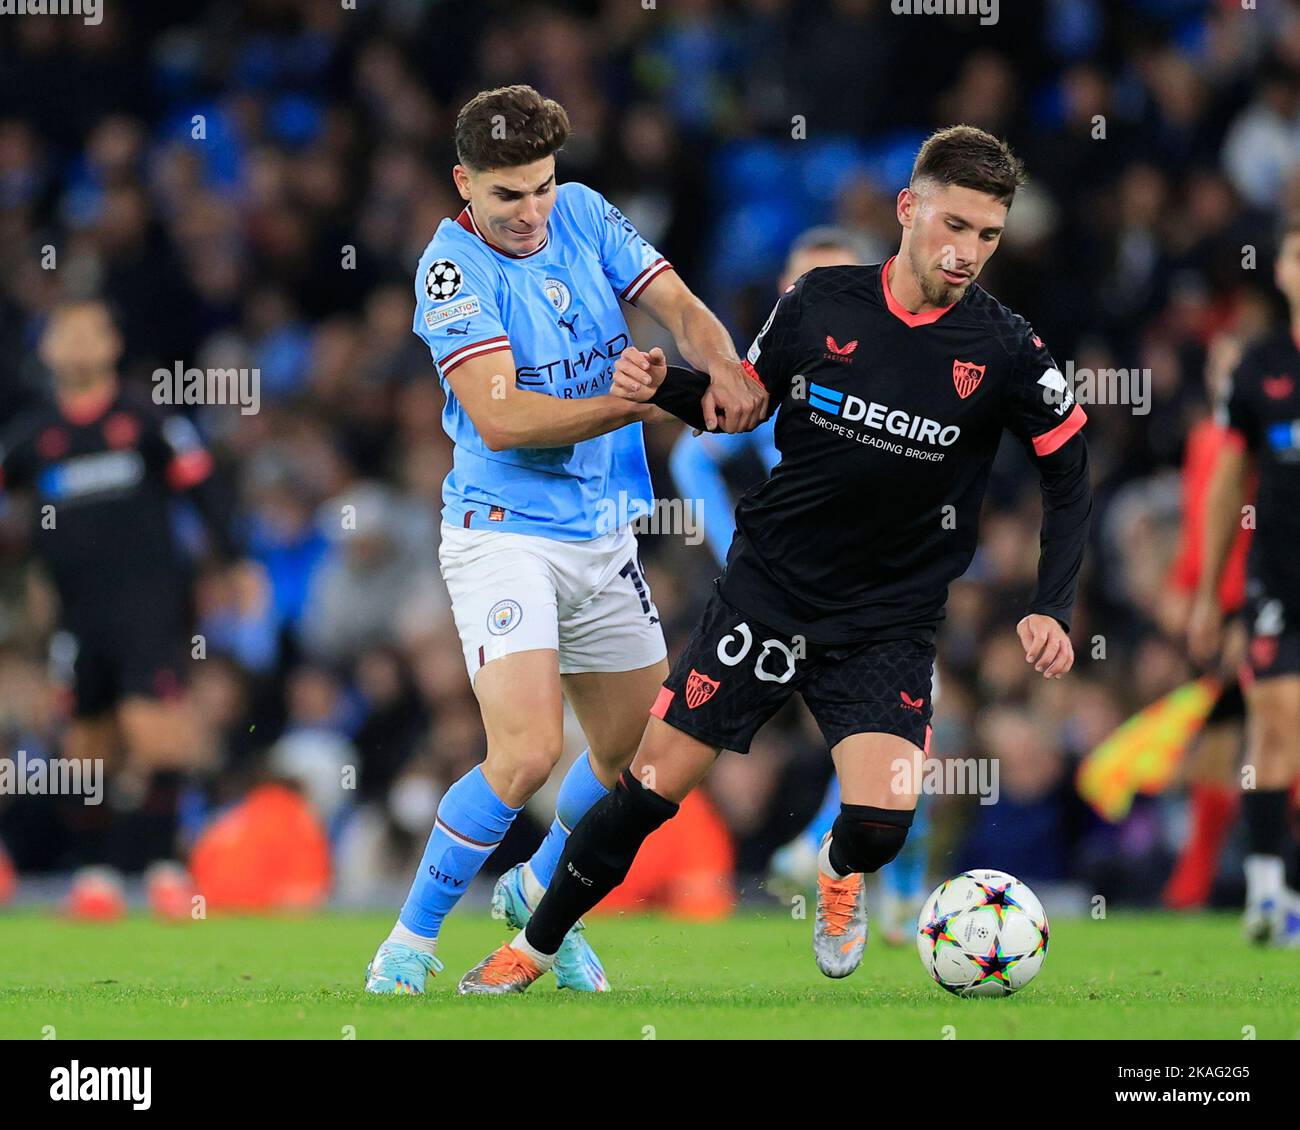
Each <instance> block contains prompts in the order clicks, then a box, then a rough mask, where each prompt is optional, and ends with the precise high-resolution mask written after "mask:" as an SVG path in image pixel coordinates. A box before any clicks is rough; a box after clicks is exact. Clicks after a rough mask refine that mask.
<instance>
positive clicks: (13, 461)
mask: <svg viewBox="0 0 1300 1130" xmlns="http://www.w3.org/2000/svg"><path fill="white" fill-rule="evenodd" d="M39 352H40V356H41V360H42V361H43V362H44V363H45V365H46V367H47V368H48V369H49V371H50V373H51V377H52V390H51V391H52V393H53V395H51V396H49V397H48V398H44V399H41V400H39V401H38V402H37V403H35V404H34V405H32V406H30V407H29V408H27V409H26V410H25V411H21V412H19V413H18V414H17V416H16V417H15V418H14V419H13V420H10V421H7V422H6V424H5V426H4V428H3V429H2V430H0V489H3V490H4V491H6V492H17V493H22V494H27V495H29V496H30V498H31V502H32V503H33V504H34V507H33V514H32V519H33V520H32V522H31V534H30V546H31V549H32V551H33V553H34V555H35V556H36V557H37V558H38V559H39V560H40V561H41V563H42V564H43V565H44V567H45V570H46V572H47V573H48V575H49V577H50V579H51V580H52V581H53V584H54V587H55V589H56V591H57V592H58V596H59V603H60V606H61V607H60V614H59V627H60V635H59V637H57V638H59V639H62V640H64V641H67V643H68V644H70V645H71V648H70V650H72V651H73V652H74V654H72V655H70V656H68V657H66V658H67V659H70V661H71V679H72V698H73V702H72V718H71V720H70V725H69V727H68V729H67V731H66V733H65V736H64V740H63V750H62V753H63V755H64V756H65V757H69V758H77V759H82V758H92V759H101V758H102V759H104V761H105V762H106V764H107V765H108V766H109V769H110V772H111V773H114V774H116V773H117V772H118V771H120V769H121V768H123V767H125V768H126V769H128V770H130V771H131V772H132V774H133V775H135V777H136V778H137V780H141V781H147V780H149V779H150V778H151V776H153V775H154V774H158V773H163V774H164V775H165V776H164V779H159V778H158V777H153V792H152V793H151V794H150V795H149V796H148V797H147V798H146V803H147V804H148V806H149V808H150V809H152V810H164V809H165V808H166V807H167V805H168V803H170V801H169V799H168V798H170V797H171V795H172V794H173V793H174V791H175V788H176V785H175V778H174V777H172V778H170V783H168V780H167V779H166V775H168V774H172V773H174V772H177V771H184V770H186V769H192V768H195V767H197V766H199V765H201V764H202V763H203V761H204V760H205V757H206V756H207V754H208V749H207V746H208V744H209V743H208V742H207V740H206V739H205V737H204V735H203V734H202V732H201V728H200V726H199V724H198V721H197V719H196V716H195V714H194V712H193V711H192V710H191V709H190V707H189V703H188V699H187V695H186V683H187V679H186V671H187V668H188V665H189V662H190V655H189V649H190V631H191V607H190V591H189V590H190V582H191V570H190V568H189V562H188V560H187V559H186V556H185V554H184V552H183V551H182V549H181V547H180V544H179V543H178V541H177V538H176V535H175V532H174V529H173V523H172V518H171V503H172V500H173V499H174V498H176V497H180V496H185V497H188V498H189V499H190V500H191V501H192V502H193V503H194V504H195V506H196V508H197V509H198V510H199V511H200V512H201V513H202V515H203V516H204V518H205V520H206V525H207V527H208V529H209V532H210V534H211V536H212V538H213V541H214V544H215V547H216V549H217V550H218V552H219V554H220V555H221V556H223V557H224V558H226V559H227V560H230V559H232V558H233V557H234V555H235V539H234V536H233V533H232V528H231V507H230V502H229V496H228V494H227V492H225V491H224V490H222V489H221V488H220V487H219V486H218V484H217V482H216V480H215V478H214V477H213V462H212V457H211V455H210V454H209V453H208V451H207V450H206V449H205V448H204V446H203V444H202V442H201V441H200V438H199V435H198V433H197V431H196V430H195V429H194V426H193V425H192V424H191V423H190V422H189V420H188V419H186V418H185V417H184V416H181V415H179V414H165V413H164V412H162V411H160V410H159V409H158V408H157V407H155V406H154V405H153V404H152V403H151V402H150V400H149V398H148V397H147V396H146V395H144V394H142V393H136V392H134V391H128V390H126V389H124V388H123V387H122V386H121V383H120V382H119V380H118V377H117V372H116V366H117V362H118V359H119V357H120V355H121V352H122V339H121V336H120V335H119V333H118V331H117V329H116V327H115V326H114V324H113V321H112V317H111V315H110V312H109V310H108V308H107V306H106V305H105V304H104V303H102V302H99V301H93V300H85V301H69V302H64V303H62V304H61V305H59V306H58V307H56V308H55V309H54V310H53V311H52V312H51V314H50V316H49V319H48V321H47V324H46V327H45V329H44V332H43V333H42V336H41V340H40V347H39ZM241 568H251V566H246V565H241ZM56 665H58V664H57V663H56ZM159 788H161V789H162V790H163V792H164V793H165V795H159V793H158V789H159ZM112 807H113V806H112V805H108V806H105V809H104V810H101V812H106V810H107V809H108V808H112ZM87 819H88V817H87ZM20 820H21V821H22V823H21V825H20V824H19V821H20ZM50 823H51V821H50V819H49V814H48V813H47V812H46V811H45V810H44V809H41V810H39V811H35V810H33V811H29V812H27V814H26V818H24V817H23V816H22V815H21V814H20V812H19V811H18V810H17V806H15V810H11V811H8V812H6V821H5V828H4V832H5V837H6V840H7V842H8V846H9V848H10V850H11V852H12V854H13V855H14V856H15V862H16V863H17V864H18V866H19V868H20V869H21V868H22V867H23V866H24V856H26V855H28V854H33V855H35V856H37V857H40V856H43V855H48V854H49V853H50V852H55V853H58V852H59V851H60V850H61V849H60V848H59V847H58V846H57V845H56V844H54V842H53V841H52V840H51V839H50V835H51V834H52V831H51V828H50V827H49V825H50ZM82 823H83V824H84V820H83V821H82ZM168 823H169V821H168V819H167V818H166V816H165V815H164V816H162V817H161V818H160V819H157V820H153V819H147V820H145V821H143V822H138V821H136V822H131V823H129V824H127V825H124V826H119V827H118V828H116V829H113V828H111V827H107V826H106V827H104V828H99V827H96V828H95V829H94V831H93V832H92V831H91V829H89V828H85V827H83V829H82V834H81V835H79V837H78V840H79V841H80V842H81V843H82V844H84V845H89V846H88V847H87V852H86V854H87V856H88V858H80V859H73V860H66V859H61V862H104V861H105V859H107V861H109V862H113V863H115V864H118V865H120V866H126V865H128V864H135V863H139V864H141V865H142V864H143V863H144V862H148V860H147V859H139V858H138V856H139V855H140V854H141V853H144V852H146V851H147V852H150V853H152V855H151V858H160V857H165V856H166V855H169V854H170V844H169V843H168V842H164V841H165V840H166V839H167V827H168ZM142 828H147V829H148V830H149V831H150V832H156V834H157V839H158V842H156V843H152V844H148V845H146V844H144V843H141V842H138V841H139V839H140V830H141V829H142ZM131 841H136V842H131ZM96 857H98V858H96ZM33 865H37V864H36V861H35V860H34V862H33ZM75 894H76V892H75V889H74V905H75Z"/></svg>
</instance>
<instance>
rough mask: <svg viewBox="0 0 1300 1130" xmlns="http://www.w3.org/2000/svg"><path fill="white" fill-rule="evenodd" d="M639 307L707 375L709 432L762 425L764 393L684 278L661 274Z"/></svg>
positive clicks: (706, 422)
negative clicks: (670, 336) (750, 377)
mask: <svg viewBox="0 0 1300 1130" xmlns="http://www.w3.org/2000/svg"><path fill="white" fill-rule="evenodd" d="M637 305H638V306H639V307H641V308H643V309H644V310H646V311H647V312H648V313H649V314H650V316H651V317H652V318H654V320H655V321H656V322H658V323H659V324H660V325H661V326H663V327H664V329H666V330H667V331H668V332H669V333H671V334H672V335H673V340H674V341H676V342H677V348H678V349H680V350H681V352H682V356H683V357H685V358H686V360H687V361H689V362H690V363H691V364H692V365H694V366H695V367H696V368H697V369H702V370H704V372H706V373H707V374H708V382H707V384H706V386H705V391H704V393H703V394H702V397H701V399H702V415H703V418H704V430H705V431H714V430H718V429H720V430H722V431H727V432H748V431H752V430H753V429H754V428H756V427H757V426H758V425H759V424H761V423H762V422H763V419H764V417H765V415H766V412H767V393H766V391H765V390H764V389H763V388H762V387H761V386H760V385H758V384H757V383H756V382H754V381H752V380H750V379H749V377H748V375H747V374H746V373H745V370H744V369H743V368H742V366H741V363H740V358H739V357H738V356H737V355H736V347H735V345H734V344H733V343H732V340H731V335H730V334H728V333H727V330H726V327H724V326H723V324H722V323H721V322H720V321H718V319H717V317H716V316H715V315H714V314H713V312H712V311H711V310H710V309H709V308H708V307H707V306H705V305H704V303H703V302H701V301H700V300H699V299H698V298H696V297H695V295H694V294H692V293H691V290H690V288H689V287H687V285H686V284H685V283H684V282H682V279H681V276H680V275H678V274H677V273H676V272H675V271H665V272H664V273H663V274H661V275H659V276H658V277H657V278H656V279H655V280H654V281H653V282H652V283H651V284H650V285H649V286H648V287H646V289H645V290H644V291H643V292H642V293H641V295H640V296H639V297H638V298H637ZM674 415H676V413H674Z"/></svg>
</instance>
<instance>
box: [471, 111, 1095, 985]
mask: <svg viewBox="0 0 1300 1130" xmlns="http://www.w3.org/2000/svg"><path fill="white" fill-rule="evenodd" d="M1023 179H1024V173H1023V169H1022V167H1021V165H1020V162H1019V161H1018V160H1017V159H1016V158H1015V157H1014V155H1013V154H1012V153H1011V151H1010V150H1009V149H1008V148H1007V146H1006V145H1005V144H1004V143H1002V142H1000V141H999V140H998V139H996V138H994V137H993V136H991V135H990V134H987V133H985V132H984V131H982V130H978V129H975V128H972V127H968V126H955V127H951V128H949V129H945V130H941V131H939V132H937V133H936V134H934V135H933V136H931V137H930V138H929V139H928V140H927V141H926V143H925V145H924V146H923V147H922V148H921V151H920V153H919V154H918V155H917V158H916V162H915V165H914V167H913V170H912V176H911V179H910V182H909V184H908V187H907V188H905V189H903V190H902V191H901V192H900V193H899V196H898V219H899V222H900V224H901V225H902V228H903V235H902V242H901V245H900V247H899V252H898V254H897V255H896V256H895V257H894V258H892V259H890V260H889V261H888V262H887V263H885V264H876V265H874V266H866V267H856V266H854V267H823V268H818V269H815V270H813V271H810V272H809V273H808V274H806V275H804V276H803V277H802V278H801V279H800V280H799V281H798V282H796V283H795V284H794V286H793V287H791V288H790V289H789V290H788V291H787V292H786V293H785V294H784V295H783V296H782V298H781V299H780V301H779V302H778V303H777V305H776V309H775V310H774V311H773V312H772V315H771V317H770V318H769V319H768V322H767V324H766V325H765V326H764V327H763V329H762V331H761V332H760V333H759V335H758V337H757V339H756V340H755V342H754V344H753V346H752V347H751V349H750V351H749V355H748V365H749V369H750V375H751V376H752V377H753V378H754V379H756V380H758V381H760V382H761V383H762V384H763V386H764V388H765V389H766V390H767V392H768V394H769V397H770V401H769V404H770V406H776V407H778V408H779V412H778V415H777V418H776V443H777V447H778V448H779V449H780V452H781V461H780V463H779V464H778V465H777V466H776V468H775V469H774V470H773V471H772V474H771V475H770V476H769V477H768V478H767V479H766V480H764V481H763V482H761V483H759V484H757V485H756V486H755V487H753V488H751V489H750V490H749V491H748V492H747V493H746V494H745V495H744V497H743V498H742V499H741V500H740V503H739V505H738V506H737V509H736V535H735V538H734V540H733V542H732V545H731V549H730V552H729V554H728V557H727V565H726V569H725V571H724V573H723V575H722V577H720V578H719V579H718V580H717V581H716V582H715V592H714V595H713V597H712V599H711V601H710V603H709V605H708V608H707V609H706V611H705V613H704V616H703V619H702V620H701V622H700V624H699V625H698V626H697V628H696V630H695V632H694V634H693V635H692V637H691V639H690V640H689V642H688V643H687V645H686V648H685V650H684V651H683V653H682V654H681V656H680V657H679V658H678V660H677V662H676V664H675V665H674V667H673V669H672V672H671V673H670V675H669V677H668V680H667V681H666V683H665V684H664V687H663V689H662V691H661V692H660V695H659V698H658V701H657V702H656V704H655V707H654V709H653V711H652V715H653V716H652V717H651V719H650V721H649V724H648V725H647V727H646V731H645V735H644V736H643V738H642V740H641V745H640V748H639V751H638V753H637V756H636V759H635V760H634V762H633V763H632V766H631V768H630V769H629V770H628V771H626V772H625V773H624V774H623V775H622V777H621V778H620V780H619V783H618V786H617V787H616V788H615V789H614V790H612V791H611V793H610V794H609V796H608V797H606V798H605V799H603V800H601V801H600V802H599V803H598V804H596V805H595V806H594V807H593V808H592V809H591V810H590V811H589V812H588V813H587V815H586V816H585V817H584V819H583V820H582V821H581V822H580V823H579V824H578V827H577V828H576V829H575V830H574V832H573V834H572V836H571V837H570V839H569V843H568V846H567V848H566V849H565V852H564V856H563V858H562V860H561V862H560V866H559V867H558V868H557V870H556V877H555V880H554V882H553V883H552V884H551V886H550V888H549V889H548V891H547V893H546V896H545V898H543V899H542V901H541V904H540V905H539V906H538V908H537V910H536V912H535V914H534V916H533V918H532V920H531V921H530V922H529V924H528V926H527V928H526V930H525V931H523V932H521V933H520V935H519V936H517V937H516V938H515V939H514V940H513V941H512V942H510V943H508V944H507V945H504V946H502V947H501V948H500V949H498V950H496V951H495V952H494V953H493V954H491V955H489V957H487V958H486V959H484V961H482V962H481V963H480V964H479V965H478V966H476V967H475V968H474V969H472V970H470V972H469V973H467V974H466V975H465V977H464V979H463V980H462V981H461V984H460V991H461V992H462V993H506V992H521V991H523V990H524V989H526V988H527V987H528V985H529V984H531V983H532V982H533V981H534V980H536V979H537V977H539V976H541V974H542V973H543V972H544V971H545V970H546V969H547V968H548V967H549V965H550V962H551V960H552V955H553V954H554V953H555V951H556V950H557V949H558V948H559V942H560V939H561V938H562V937H563V935H564V932H565V930H567V929H568V927H569V926H572V925H573V923H574V922H576V921H577V919H578V918H579V917H580V916H581V915H582V914H584V913H585V912H586V911H588V910H589V909H591V908H592V907H593V906H595V905H596V903H598V902H599V901H600V899H601V898H602V897H603V896H604V895H605V894H606V892H608V891H610V890H612V889H613V888H614V887H615V886H617V885H618V884H619V883H620V882H622V880H623V878H624V877H625V876H626V874H627V872H628V870H629V868H630V866H631V864H632V860H633V858H634V856H635V855H636V852H637V849H638V848H639V847H640V845H641V843H642V841H643V840H644V839H645V838H646V837H647V836H648V835H649V834H650V833H651V832H653V831H654V830H655V828H657V827H659V825H660V824H662V823H663V822H664V821H665V820H667V819H669V818H670V817H672V816H673V814H674V813H675V812H676V811H677V808H678V805H679V804H680V802H681V801H682V799H683V798H684V797H685V796H686V794H687V793H688V792H690V790H691V789H692V788H694V787H695V785H697V784H698V783H699V782H700V781H701V780H703V778H704V776H705V775H706V774H707V773H708V770H709V768H710V766H711V765H712V764H713V761H714V759H715V758H716V757H717V755H718V753H719V751H720V750H722V749H733V750H737V751H739V752H742V753H743V752H745V751H746V750H747V749H748V746H749V742H750V739H751V738H752V736H753V734H754V733H755V731H756V730H757V729H758V728H759V727H760V726H762V725H763V723H764V722H766V721H767V720H768V719H769V718H770V717H771V716H772V715H773V714H774V713H775V712H776V711H777V709H778V708H779V707H780V706H781V705H782V704H783V703H784V702H785V701H786V700H787V699H788V698H789V697H790V695H792V694H793V693H794V692H795V691H798V692H799V693H801V694H802V695H803V698H804V702H805V703H806V704H807V706H808V707H809V709H810V711H811V712H812V714H813V716H814V718H815V719H816V720H817V723H818V725H819V726H820V728H821V730H822V733H823V736H824V737H825V739H826V742H827V744H828V745H829V746H830V747H831V754H832V757H833V759H834V762H835V769H836V772H837V773H838V774H839V779H840V785H841V795H842V806H841V811H840V815H839V816H838V817H837V819H836V821H835V824H834V826H833V827H832V829H831V832H830V833H829V834H828V836H827V837H826V839H825V841H824V842H823V844H822V849H821V856H820V867H819V872H820V873H819V878H818V891H817V914H816V919H815V923H814V941H813V949H814V954H815V957H816V960H817V964H818V967H819V968H820V969H821V970H822V972H823V973H825V974H826V975H827V976H829V977H843V976H846V975H847V974H849V973H851V972H853V970H854V969H856V968H857V967H858V965H859V964H860V963H861V961H862V956H863V951H864V949H865V946H866V939H867V912H866V902H865V894H864V884H863V879H862V876H863V874H864V873H868V872H873V871H876V870H877V869H879V868H880V867H882V866H883V865H884V864H886V863H888V862H889V861H890V860H891V859H893V858H894V856H895V855H896V854H897V853H898V851H899V849H900V848H901V847H902V845H903V842H904V840H905V839H906V837H907V832H908V828H909V826H910V825H911V822H912V814H913V811H914V810H915V807H916V802H917V793H918V792H919V791H920V785H921V782H920V776H921V774H920V768H921V750H922V749H923V748H924V747H925V745H926V744H927V739H928V729H929V725H928V723H929V719H930V709H931V705H930V672H931V669H932V666H933V663H934V655H935V648H934V637H935V631H936V628H937V625H938V623H939V621H940V620H941V619H942V617H943V609H944V604H945V601H946V598H947V589H948V584H949V583H950V582H951V581H952V580H954V579H955V578H957V577H959V576H960V575H961V574H962V573H963V572H964V571H965V569H966V567H967V565H968V564H969V563H970V560H971V557H972V555H973V553H974V551H975V546H976V542H977V536H978V531H977V523H978V519H979V510H980V502H981V499H982V497H983V494H984V489H985V485H986V483H987V481H988V476H989V470H990V467H991V465H992V463H993V458H994V455H995V453H996V451H997V447H998V441H999V438H1000V436H1001V434H1002V431H1003V429H1006V430H1009V431H1010V432H1012V434H1013V435H1015V436H1016V437H1017V438H1018V439H1019V440H1020V441H1021V442H1022V443H1023V444H1024V446H1025V448H1026V450H1027V451H1028V452H1029V453H1030V455H1031V456H1032V458H1033V459H1034V461H1035V463H1036V464H1037V466H1038V469H1039V472H1040V475H1041V478H1042V494H1043V511H1044V513H1043V526H1042V552H1041V558H1040V562H1039V573H1038V586H1037V589H1036V591H1035V593H1034V596H1033V599H1032V600H1031V602H1030V605H1029V614H1028V615H1026V616H1025V617H1024V618H1023V619H1022V620H1021V621H1020V622H1019V624H1018V625H1017V626H1016V630H1017V632H1018V634H1019V637H1020V640H1021V642H1022V644H1023V645H1024V648H1025V658H1026V660H1027V661H1028V662H1030V663H1033V664H1034V665H1035V668H1036V670H1038V671H1040V672H1042V674H1043V676H1044V678H1060V677H1061V676H1063V675H1064V674H1065V673H1066V672H1067V671H1069V670H1070V667H1071V666H1072V664H1073V662H1074V652H1073V649H1072V648H1071V645H1070V640H1069V635H1068V632H1069V618H1070V611H1071V608H1072V606H1073V603H1074V597H1075V589H1076V585H1077V577H1078V572H1079V566H1080V562H1081V560H1082V557H1083V548H1084V541H1085V537H1086V532H1087V525H1088V518H1089V515H1090V513H1091V508H1092V496H1091V488H1090V485H1089V478H1088V458H1087V447H1086V445H1085V442H1084V439H1083V436H1082V435H1081V434H1080V429H1081V428H1082V426H1083V423H1084V419H1085V417H1084V413H1083V410H1082V409H1081V408H1080V407H1079V406H1078V405H1077V404H1075V403H1074V399H1073V396H1072V394H1071V391H1070V389H1069V388H1068V387H1067V384H1066V381H1065V379H1064V377H1063V376H1062V374H1061V373H1060V371H1059V370H1058V369H1057V367H1056V365H1055V362H1054V361H1053V360H1052V358H1051V355H1050V354H1049V353H1048V351H1047V348H1046V346H1045V345H1044V344H1043V343H1042V341H1041V340H1040V339H1039V338H1038V337H1037V335H1035V333H1034V331H1033V330H1032V329H1031V328H1030V326H1029V324H1028V323H1027V322H1025V320H1024V319H1023V318H1020V317H1019V316H1017V315H1016V314H1013V313H1012V312H1011V311H1009V310H1007V309H1006V308H1005V307H1003V306H1001V305H1000V304H999V303H998V302H997V301H995V300H994V299H993V298H992V297H991V296H990V295H989V294H987V293H986V292H985V291H984V290H982V289H981V288H980V287H978V286H975V285H974V280H975V278H976V277H977V276H978V275H979V273H980V271H981V269H982V268H983V266H984V264H985V262H986V261H987V260H988V258H989V256H990V255H992V254H993V252H994V251H995V250H996V248H997V246H998V241H999V239H1000V237H1001V234H1002V230H1003V226H1004V224H1005V222H1006V217H1007V211H1008V208H1009V207H1010V205H1011V201H1012V198H1013V196H1014V194H1015V191H1016V188H1017V187H1018V186H1019V185H1020V184H1021V183H1022V182H1023ZM704 380H706V378H705V377H704V376H703V375H702V374H699V375H697V374H694V373H692V372H691V371H689V370H684V369H678V368H675V367H674V368H668V367H667V366H666V365H665V364H664V360H663V356H662V354H661V353H660V352H659V351H657V350H655V351H652V353H651V354H649V355H647V354H640V353H638V352H637V351H635V350H629V351H628V353H626V354H625V355H624V357H623V358H622V359H620V362H619V365H618V368H617V370H616V374H615V386H616V389H617V390H621V392H622V394H623V395H628V396H631V397H633V398H636V399H652V400H653V402H654V403H656V404H658V405H660V406H661V407H664V408H666V409H668V410H669V411H671V412H673V413H674V414H675V415H678V416H679V417H680V418H682V419H683V420H685V421H686V422H687V423H689V424H692V425H693V426H695V427H697V428H698V427H703V420H702V418H701V416H700V409H699V405H698V399H699V396H700V395H702V390H703V387H704V386H703V384H702V383H701V382H702V381H704ZM909 765H910V766H914V767H915V771H914V772H912V773H911V774H905V775H903V776H902V778H901V779H902V780H906V781H908V782H909V784H908V787H906V788H903V789H901V790H900V788H899V787H898V782H899V780H900V772H899V770H900V766H909Z"/></svg>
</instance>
